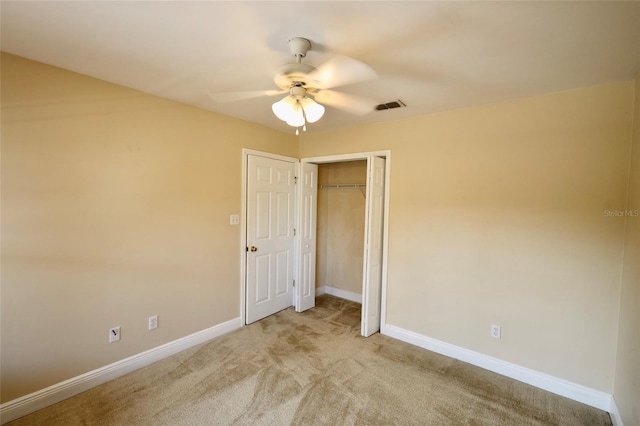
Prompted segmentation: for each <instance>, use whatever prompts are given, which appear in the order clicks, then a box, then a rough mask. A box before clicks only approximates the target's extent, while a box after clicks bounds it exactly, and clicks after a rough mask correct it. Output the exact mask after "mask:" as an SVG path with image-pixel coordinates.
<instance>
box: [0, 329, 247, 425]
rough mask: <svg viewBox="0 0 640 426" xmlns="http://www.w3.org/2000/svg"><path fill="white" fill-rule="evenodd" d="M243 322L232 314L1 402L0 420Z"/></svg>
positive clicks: (169, 354)
mask: <svg viewBox="0 0 640 426" xmlns="http://www.w3.org/2000/svg"><path fill="white" fill-rule="evenodd" d="M241 326H242V322H241V320H240V318H239V317H238V318H234V319H232V320H230V321H227V322H223V323H222V324H218V325H215V326H213V327H210V328H207V329H205V330H202V331H198V332H196V333H193V334H190V335H188V336H185V337H182V338H180V339H177V340H174V341H172V342H169V343H166V344H164V345H161V346H158V347H155V348H153V349H149V350H148V351H145V352H141V353H139V354H137V355H133V356H131V357H129V358H125V359H123V360H121V361H117V362H114V363H113V364H109V365H107V366H104V367H101V368H98V369H96V370H93V371H90V372H88V373H85V374H81V375H80V376H76V377H72V378H71V379H68V380H65V381H64V382H60V383H57V384H55V385H52V386H49V387H48V388H45V389H41V390H39V391H36V392H33V393H30V394H29V395H25V396H22V397H20V398H16V399H14V400H12V401H8V402H5V403H4V404H2V405H0V422H1V424H4V423H7V422H10V421H11V420H15V419H17V418H20V417H23V416H26V415H27V414H30V413H33V412H34V411H37V410H40V409H42V408H44V407H48V406H49V405H52V404H55V403H57V402H60V401H62V400H64V399H67V398H69V397H72V396H74V395H77V394H79V393H80V392H84V391H86V390H88V389H91V388H93V387H95V386H98V385H100V384H102V383H106V382H108V381H110V380H113V379H116V378H118V377H120V376H124V375H125V374H128V373H130V372H132V371H134V370H137V369H139V368H142V367H145V366H147V365H149V364H152V363H154V362H156V361H160V360H161V359H163V358H167V357H169V356H171V355H174V354H176V353H178V352H181V351H183V350H185V349H188V348H190V347H192V346H196V345H199V344H201V343H204V342H206V341H208V340H211V339H213V338H215V337H219V336H222V335H223V334H227V333H229V332H231V331H234V330H237V329H239V328H240V327H241Z"/></svg>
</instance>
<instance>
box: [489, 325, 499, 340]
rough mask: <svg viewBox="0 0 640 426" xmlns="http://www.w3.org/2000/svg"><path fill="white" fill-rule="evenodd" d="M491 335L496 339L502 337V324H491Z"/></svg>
mask: <svg viewBox="0 0 640 426" xmlns="http://www.w3.org/2000/svg"><path fill="white" fill-rule="evenodd" d="M491 337H493V338H495V339H499V338H500V326H499V325H495V324H492V325H491Z"/></svg>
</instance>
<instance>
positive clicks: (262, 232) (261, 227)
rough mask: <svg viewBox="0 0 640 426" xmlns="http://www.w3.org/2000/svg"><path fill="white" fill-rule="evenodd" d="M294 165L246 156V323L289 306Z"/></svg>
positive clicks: (291, 287)
mask: <svg viewBox="0 0 640 426" xmlns="http://www.w3.org/2000/svg"><path fill="white" fill-rule="evenodd" d="M294 212H295V163H293V162H288V161H283V160H276V159H272V158H265V157H260V156H256V155H249V156H248V170H247V262H246V264H247V273H246V277H247V282H246V285H247V287H246V291H247V292H246V294H247V297H246V301H247V306H246V313H247V318H246V323H247V324H250V323H252V322H255V321H257V320H259V319H262V318H264V317H266V316H269V315H271V314H274V313H276V312H278V311H281V310H283V309H286V308H288V307H289V306H291V305H293V262H294V236H293V232H294V230H293V228H294Z"/></svg>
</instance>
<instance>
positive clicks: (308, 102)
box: [210, 37, 377, 134]
mask: <svg viewBox="0 0 640 426" xmlns="http://www.w3.org/2000/svg"><path fill="white" fill-rule="evenodd" d="M310 49H311V42H310V41H309V40H307V39H306V38H302V37H294V38H292V39H291V40H289V50H290V51H291V54H292V55H293V56H294V57H295V59H296V60H295V62H294V63H289V64H286V65H283V66H281V67H280V68H279V69H278V71H277V72H276V75H275V77H274V81H275V83H276V86H278V87H279V88H280V90H259V91H245V92H222V93H212V94H210V96H211V98H213V100H214V101H216V102H232V101H239V100H243V99H250V98H255V97H259V96H275V95H280V94H283V93H288V95H287V96H285V97H284V98H283V99H281V100H280V101H278V102H276V103H274V104H273V106H272V110H273V113H274V114H275V115H276V117H278V118H279V119H280V120H282V121H285V122H286V123H287V124H288V125H290V126H293V127H296V134H298V133H299V130H298V128H299V127H302V130H303V131H305V130H306V123H315V122H316V121H318V120H319V119H320V118H321V117H322V116H323V114H324V106H323V104H324V105H328V106H332V107H335V108H338V109H341V110H344V111H347V112H349V113H352V114H357V115H364V114H366V113H368V112H371V111H373V110H374V107H375V105H376V102H375V101H373V100H371V99H366V98H362V97H359V96H354V95H350V94H347V93H343V92H339V91H335V90H330V89H332V88H335V87H338V86H344V85H347V84H352V83H357V82H361V81H366V80H371V79H373V78H376V77H377V75H376V72H375V71H374V70H373V68H371V67H370V66H369V65H367V64H365V63H363V62H360V61H358V60H357V59H353V58H349V57H347V56H335V57H333V58H332V59H330V60H329V61H327V62H325V63H324V64H322V65H320V66H319V67H317V68H316V67H314V66H312V65H309V64H305V63H302V58H304V57H305V56H306V55H307V52H308V51H309V50H310Z"/></svg>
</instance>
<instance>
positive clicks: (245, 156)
mask: <svg viewBox="0 0 640 426" xmlns="http://www.w3.org/2000/svg"><path fill="white" fill-rule="evenodd" d="M250 155H256V156H259V157H265V158H271V159H274V160H282V161H287V162H291V163H294V164H295V165H296V172H297V170H298V163H299V162H300V160H299V159H297V158H293V157H287V156H284V155H278V154H272V153H270V152H263V151H256V150H253V149H246V148H243V149H242V188H241V194H242V196H241V200H240V201H241V202H240V319H241V325H242V326H245V325H246V324H247V316H246V315H247V305H246V302H247V301H246V300H245V299H246V297H247V288H246V284H247V283H246V280H247V256H246V250H247V171H248V169H249V156H250ZM294 202H295V203H296V211H297V201H294ZM294 248H295V241H294ZM296 257H297V253H296V252H295V250H294V274H293V275H294V277H295V276H296V270H295V268H296V267H297V263H296V262H297V259H296ZM294 297H295V292H294Z"/></svg>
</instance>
